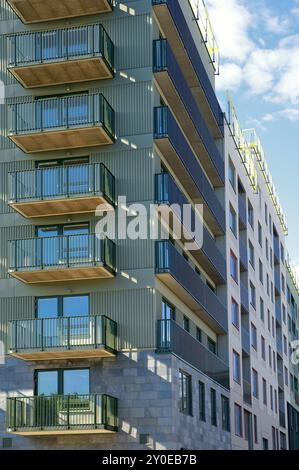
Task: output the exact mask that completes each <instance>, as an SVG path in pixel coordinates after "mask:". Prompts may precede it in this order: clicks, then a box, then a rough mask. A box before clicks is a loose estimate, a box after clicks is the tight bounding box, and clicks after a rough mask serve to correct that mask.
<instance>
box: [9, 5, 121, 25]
mask: <svg viewBox="0 0 299 470" xmlns="http://www.w3.org/2000/svg"><path fill="white" fill-rule="evenodd" d="M8 3H9V4H10V6H11V7H12V8H13V10H14V11H15V12H16V14H17V15H18V16H19V17H20V18H21V20H22V21H23V22H24V23H40V22H43V21H51V20H59V19H64V18H72V17H76V16H86V15H99V14H101V13H108V12H111V11H112V8H111V5H110V4H109V2H108V1H107V0H85V1H84V2H82V1H80V0H59V1H53V0H8Z"/></svg>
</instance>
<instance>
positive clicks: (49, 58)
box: [8, 24, 114, 88]
mask: <svg viewBox="0 0 299 470" xmlns="http://www.w3.org/2000/svg"><path fill="white" fill-rule="evenodd" d="M8 51H9V52H8V54H9V63H8V70H9V71H10V72H11V73H12V74H13V76H14V77H15V78H16V79H17V80H18V81H19V82H20V83H21V84H22V85H23V86H24V87H25V88H38V87H45V86H53V85H63V84H67V83H78V82H86V81H91V80H105V79H110V78H113V75H114V45H113V43H112V41H111V39H110V37H109V36H108V34H107V33H106V31H105V29H104V28H103V26H102V25H100V24H94V25H88V26H83V27H78V28H66V29H56V30H53V31H43V32H33V33H31V32H30V33H21V34H14V35H12V36H8Z"/></svg>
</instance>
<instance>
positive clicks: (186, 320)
mask: <svg viewBox="0 0 299 470" xmlns="http://www.w3.org/2000/svg"><path fill="white" fill-rule="evenodd" d="M184 330H185V331H187V332H188V333H189V331H190V320H189V318H188V317H186V316H184Z"/></svg>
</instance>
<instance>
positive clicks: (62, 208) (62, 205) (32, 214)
mask: <svg viewBox="0 0 299 470" xmlns="http://www.w3.org/2000/svg"><path fill="white" fill-rule="evenodd" d="M9 205H10V207H12V208H13V209H14V210H15V211H17V212H19V214H21V215H22V216H23V217H25V218H27V219H31V218H40V217H54V216H62V215H73V214H88V213H93V212H95V210H96V208H97V207H98V206H99V205H103V206H105V211H107V212H108V211H112V210H114V207H113V206H112V205H111V204H110V203H109V202H107V200H106V199H105V197H104V196H82V197H77V198H76V197H74V198H65V199H54V200H53V199H52V200H45V201H31V202H15V203H11V204H9Z"/></svg>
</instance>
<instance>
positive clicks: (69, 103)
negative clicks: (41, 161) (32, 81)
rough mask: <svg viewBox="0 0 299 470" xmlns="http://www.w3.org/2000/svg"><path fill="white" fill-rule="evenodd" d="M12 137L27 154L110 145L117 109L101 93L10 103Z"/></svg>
mask: <svg viewBox="0 0 299 470" xmlns="http://www.w3.org/2000/svg"><path fill="white" fill-rule="evenodd" d="M9 129H10V130H9V138H10V139H11V140H12V141H13V142H14V143H15V144H16V145H17V146H18V147H20V149H21V150H23V152H25V153H37V152H50V151H55V150H66V149H76V148H85V147H86V148H87V147H97V146H102V145H111V144H113V142H114V136H115V130H114V111H113V109H112V108H111V106H110V105H109V103H108V102H107V100H106V99H105V98H104V96H103V95H102V94H99V93H97V94H90V95H87V94H85V95H69V96H64V97H59V98H49V99H38V100H35V101H33V102H30V103H18V104H13V105H11V106H9Z"/></svg>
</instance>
